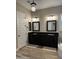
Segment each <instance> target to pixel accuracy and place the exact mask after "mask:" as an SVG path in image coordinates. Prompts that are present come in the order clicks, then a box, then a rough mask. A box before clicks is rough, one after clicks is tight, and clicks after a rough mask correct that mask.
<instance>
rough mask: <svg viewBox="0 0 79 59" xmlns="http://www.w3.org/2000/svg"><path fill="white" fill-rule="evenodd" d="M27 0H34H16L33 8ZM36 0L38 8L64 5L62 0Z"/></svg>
mask: <svg viewBox="0 0 79 59" xmlns="http://www.w3.org/2000/svg"><path fill="white" fill-rule="evenodd" d="M27 1H30V2H32V1H33V0H16V2H17V3H19V4H21V5H22V6H24V7H26V8H28V9H29V10H31V6H30V3H28V2H27ZM34 1H35V2H36V3H37V6H36V8H37V9H38V10H39V9H44V8H49V7H55V6H59V5H62V0H34Z"/></svg>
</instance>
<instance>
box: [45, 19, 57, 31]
mask: <svg viewBox="0 0 79 59" xmlns="http://www.w3.org/2000/svg"><path fill="white" fill-rule="evenodd" d="M56 23H57V22H56V20H50V21H47V25H46V27H47V29H46V30H47V31H56Z"/></svg>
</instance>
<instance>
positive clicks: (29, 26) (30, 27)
mask: <svg viewBox="0 0 79 59" xmlns="http://www.w3.org/2000/svg"><path fill="white" fill-rule="evenodd" d="M29 31H31V22H29Z"/></svg>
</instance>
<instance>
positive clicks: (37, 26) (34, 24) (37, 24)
mask: <svg viewBox="0 0 79 59" xmlns="http://www.w3.org/2000/svg"><path fill="white" fill-rule="evenodd" d="M32 30H33V31H40V22H39V21H38V22H32Z"/></svg>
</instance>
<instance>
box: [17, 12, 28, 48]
mask: <svg viewBox="0 0 79 59" xmlns="http://www.w3.org/2000/svg"><path fill="white" fill-rule="evenodd" d="M24 17H25V14H24V13H22V12H18V11H17V14H16V18H17V25H16V27H17V35H16V37H17V41H18V48H21V47H23V46H25V45H26V40H27V34H26V32H27V29H26V27H25V20H24Z"/></svg>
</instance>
